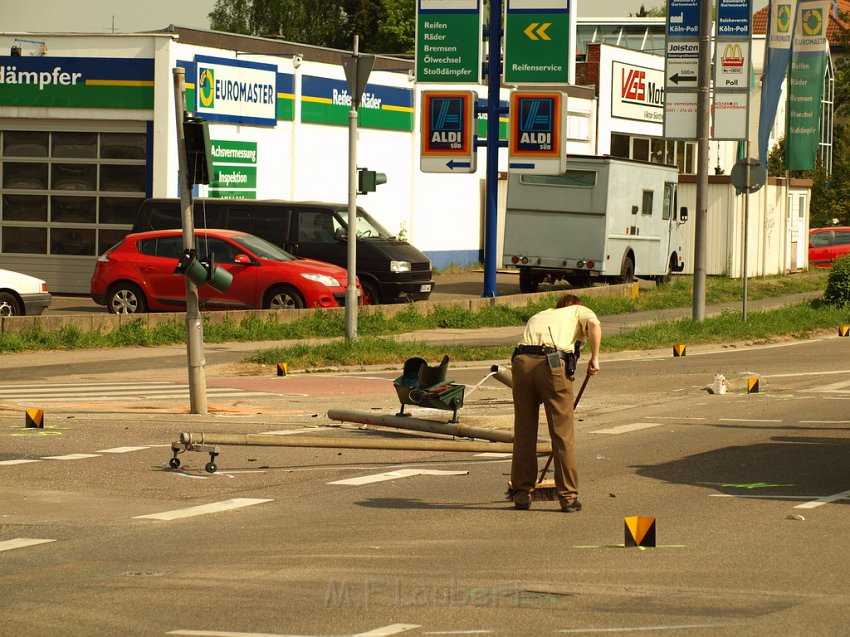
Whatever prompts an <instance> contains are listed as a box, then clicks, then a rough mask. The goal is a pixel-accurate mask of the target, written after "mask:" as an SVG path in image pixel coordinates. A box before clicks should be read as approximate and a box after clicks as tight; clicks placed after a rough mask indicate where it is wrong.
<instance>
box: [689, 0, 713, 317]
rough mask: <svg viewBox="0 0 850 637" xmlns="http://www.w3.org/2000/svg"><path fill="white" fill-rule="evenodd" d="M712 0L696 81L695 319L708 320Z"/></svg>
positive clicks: (702, 20)
mask: <svg viewBox="0 0 850 637" xmlns="http://www.w3.org/2000/svg"><path fill="white" fill-rule="evenodd" d="M713 6H714V2H713V0H703V2H700V17H699V66H698V72H697V81H698V83H699V92H698V94H697V201H696V204H697V205H696V208H697V209H696V217H695V220H694V299H693V320H694V321H704V320H705V284H706V276H705V268H706V266H705V261H706V255H705V252H706V223H707V222H708V139H709V133H710V129H709V118H710V117H711V111H710V109H711V10H712V8H713Z"/></svg>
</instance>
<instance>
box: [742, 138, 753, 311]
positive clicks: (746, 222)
mask: <svg viewBox="0 0 850 637" xmlns="http://www.w3.org/2000/svg"><path fill="white" fill-rule="evenodd" d="M744 161H746V162H747V167H746V181H745V183H746V184H747V189H746V191H745V192H744V237H743V241H744V255H743V257H742V259H743V268H744V269H743V274H742V275H741V283H742V285H741V288H742V289H741V294H742V296H743V301H742V306H741V320H742V321H744V322H746V320H747V262H748V260H749V258H748V243H749V240H748V237H747V234H748V232H749V227H750V169H751V167H750V140H749V139H747V140H746V141H745V142H744Z"/></svg>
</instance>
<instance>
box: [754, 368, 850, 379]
mask: <svg viewBox="0 0 850 637" xmlns="http://www.w3.org/2000/svg"><path fill="white" fill-rule="evenodd" d="M835 374H850V369H831V370H824V371H820V372H790V373H788V374H771V375H770V377H771V378H795V377H797V376H833V375H835Z"/></svg>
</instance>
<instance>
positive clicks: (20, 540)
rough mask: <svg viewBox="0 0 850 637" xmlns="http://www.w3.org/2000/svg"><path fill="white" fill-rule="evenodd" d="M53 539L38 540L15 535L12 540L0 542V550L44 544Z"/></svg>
mask: <svg viewBox="0 0 850 637" xmlns="http://www.w3.org/2000/svg"><path fill="white" fill-rule="evenodd" d="M55 541H56V540H39V539H36V538H31V537H17V538H15V539H14V540H6V541H5V542H0V551H11V550H12V549H21V548H24V547H27V546H35V545H36V544H46V543H47V542H55Z"/></svg>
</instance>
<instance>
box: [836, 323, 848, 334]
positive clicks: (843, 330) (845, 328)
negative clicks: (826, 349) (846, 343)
mask: <svg viewBox="0 0 850 637" xmlns="http://www.w3.org/2000/svg"><path fill="white" fill-rule="evenodd" d="M838 335H839V336H850V325H839V326H838Z"/></svg>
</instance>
